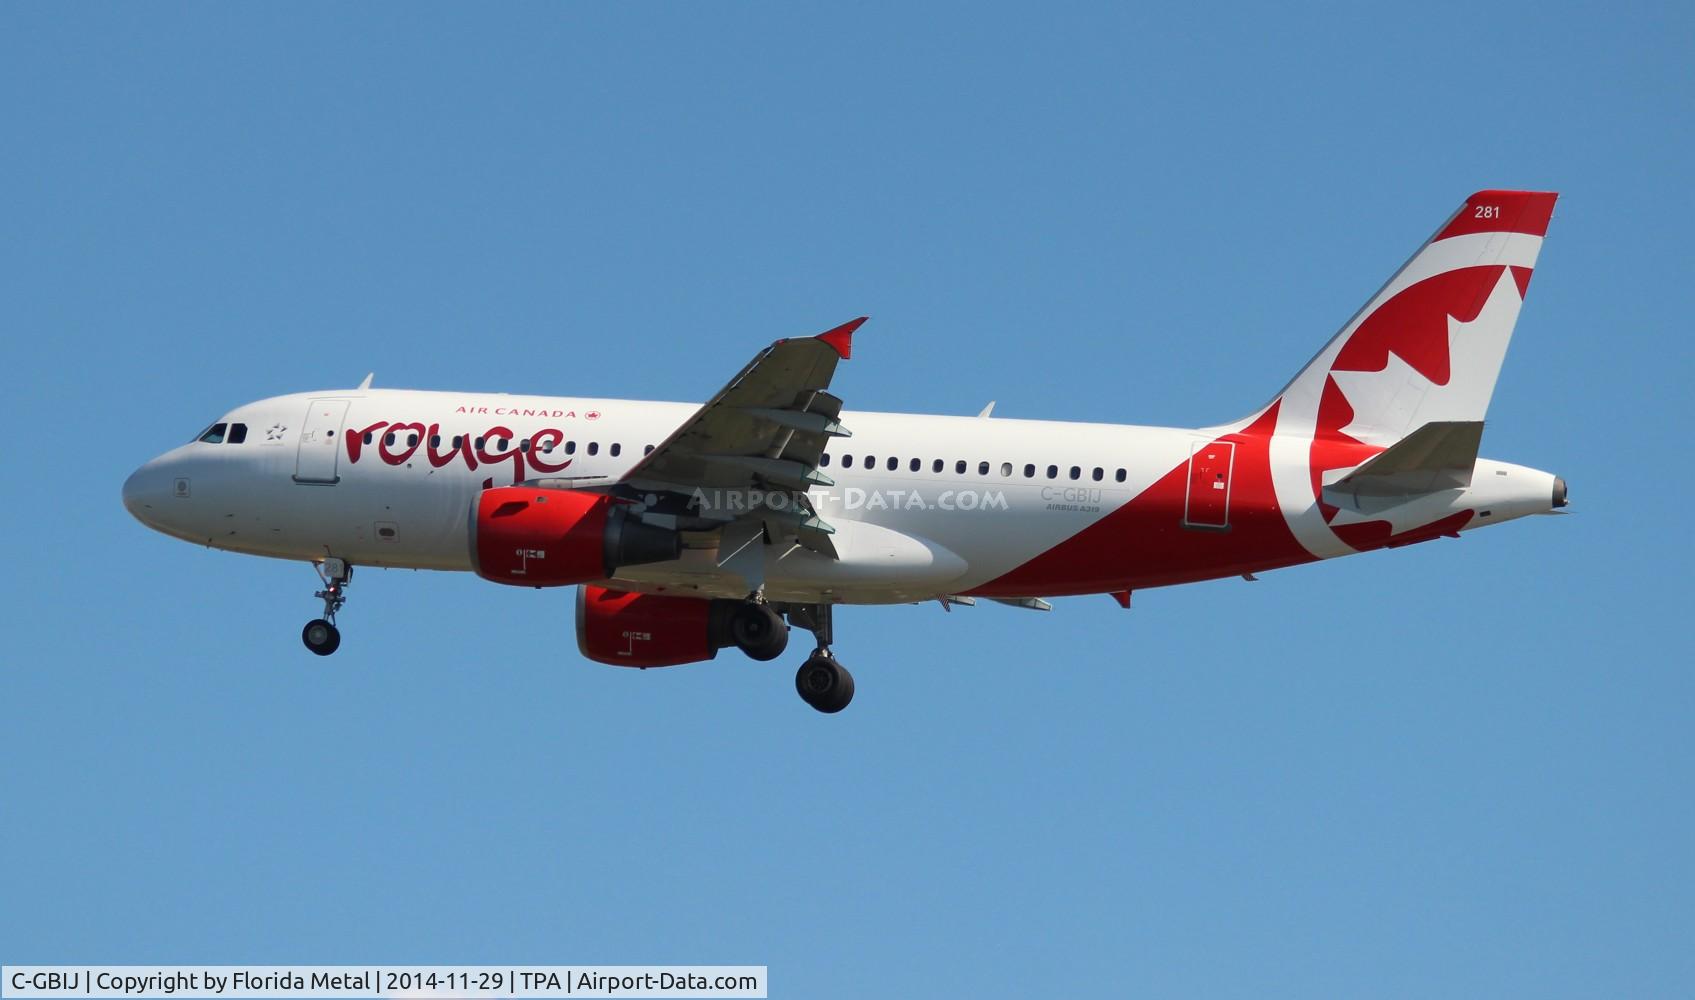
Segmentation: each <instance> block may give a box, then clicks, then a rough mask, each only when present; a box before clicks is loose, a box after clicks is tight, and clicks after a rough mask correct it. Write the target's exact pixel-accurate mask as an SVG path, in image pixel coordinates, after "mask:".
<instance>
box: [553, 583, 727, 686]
mask: <svg viewBox="0 0 1695 1000" xmlns="http://www.w3.org/2000/svg"><path fill="white" fill-rule="evenodd" d="M736 604H737V602H735V601H722V600H708V599H707V598H704V597H671V596H669V595H666V594H632V593H629V592H627V591H623V590H608V589H606V588H605V587H595V586H592V585H584V586H582V587H579V588H578V589H577V648H578V649H580V650H582V651H583V655H584V656H586V657H588V658H589V659H591V660H594V661H595V662H597V663H610V664H611V665H613V666H615V667H674V666H676V665H677V664H679V663H697V662H699V661H701V660H710V659H712V658H713V657H714V656H717V655H718V650H720V649H722V648H723V647H725V646H728V645H730V629H729V624H730V616H731V615H733V614H734V613H735V610H736Z"/></svg>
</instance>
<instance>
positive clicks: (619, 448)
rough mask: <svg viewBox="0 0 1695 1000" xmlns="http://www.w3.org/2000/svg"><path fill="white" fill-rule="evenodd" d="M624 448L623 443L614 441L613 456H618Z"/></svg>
mask: <svg viewBox="0 0 1695 1000" xmlns="http://www.w3.org/2000/svg"><path fill="white" fill-rule="evenodd" d="M623 450H624V446H623V445H621V444H618V443H616V442H614V443H613V445H612V457H613V458H617V457H618V453H619V452H621V451H623Z"/></svg>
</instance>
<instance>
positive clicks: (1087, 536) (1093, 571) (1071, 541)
mask: <svg viewBox="0 0 1695 1000" xmlns="http://www.w3.org/2000/svg"><path fill="white" fill-rule="evenodd" d="M1279 405H1281V404H1273V405H1272V406H1271V408H1270V409H1268V410H1266V412H1265V413H1264V414H1262V415H1261V416H1260V418H1259V419H1258V420H1256V421H1254V423H1253V425H1252V426H1250V427H1247V428H1245V429H1243V430H1242V431H1240V432H1238V433H1235V434H1227V435H1224V436H1223V437H1220V438H1218V439H1217V440H1216V441H1215V442H1213V443H1217V442H1230V443H1233V444H1235V446H1236V455H1235V465H1234V470H1233V472H1232V474H1231V482H1230V501H1229V528H1228V529H1226V530H1222V531H1219V530H1206V529H1197V528H1187V527H1184V525H1183V511H1184V502H1185V500H1186V499H1187V496H1188V488H1189V463H1188V462H1183V463H1181V464H1179V465H1178V466H1176V467H1175V468H1173V469H1172V470H1171V471H1170V472H1168V473H1166V474H1165V475H1164V476H1162V477H1160V479H1159V481H1158V482H1156V483H1154V484H1153V485H1152V486H1150V487H1148V488H1147V489H1146V490H1143V491H1142V492H1141V493H1140V494H1138V495H1137V496H1136V497H1134V498H1133V499H1131V500H1130V501H1129V502H1128V503H1126V504H1124V506H1122V507H1120V508H1118V509H1117V510H1115V511H1113V512H1112V513H1110V514H1108V515H1106V516H1105V517H1103V518H1101V519H1100V520H1099V521H1096V522H1095V523H1094V524H1092V525H1090V526H1089V527H1087V528H1084V529H1083V530H1082V531H1080V532H1078V533H1077V534H1075V535H1073V536H1071V537H1070V538H1068V539H1066V540H1065V541H1063V542H1061V543H1060V544H1058V545H1056V546H1054V547H1053V548H1051V549H1049V550H1048V551H1046V552H1043V553H1042V554H1041V555H1039V556H1037V557H1036V558H1034V559H1031V560H1030V561H1029V562H1027V563H1025V564H1024V565H1022V566H1019V567H1018V568H1017V569H1015V570H1013V571H1012V572H1010V573H1007V574H1005V575H1003V576H1000V577H998V578H996V579H994V580H991V581H989V582H988V583H986V584H984V585H982V586H981V587H977V588H976V589H974V590H971V591H968V593H969V594H971V595H974V596H981V597H1030V596H1038V595H1039V596H1046V597H1064V596H1068V595H1072V594H1097V593H1102V592H1109V591H1115V590H1127V589H1128V590H1134V589H1136V588H1139V587H1160V586H1165V585H1167V584H1173V583H1189V582H1192V581H1195V580H1210V579H1214V578H1216V577H1221V576H1234V575H1237V574H1240V573H1251V572H1255V571H1258V570H1266V569H1274V568H1276V567H1279V566H1292V565H1295V564H1297V563H1304V562H1311V561H1312V560H1313V556H1312V554H1311V553H1309V552H1308V551H1307V550H1306V549H1304V548H1302V547H1301V544H1300V542H1298V541H1296V540H1295V536H1294V535H1293V534H1292V533H1291V532H1290V531H1289V525H1288V523H1287V522H1286V521H1285V520H1284V519H1283V511H1282V508H1280V507H1279V506H1278V504H1277V494H1276V492H1275V490H1273V489H1272V485H1271V432H1272V430H1273V428H1275V427H1276V426H1277V410H1278V407H1279Z"/></svg>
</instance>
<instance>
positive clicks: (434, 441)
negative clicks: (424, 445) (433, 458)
mask: <svg viewBox="0 0 1695 1000" xmlns="http://www.w3.org/2000/svg"><path fill="white" fill-rule="evenodd" d="M430 447H431V448H440V447H441V435H440V434H431V435H430Z"/></svg>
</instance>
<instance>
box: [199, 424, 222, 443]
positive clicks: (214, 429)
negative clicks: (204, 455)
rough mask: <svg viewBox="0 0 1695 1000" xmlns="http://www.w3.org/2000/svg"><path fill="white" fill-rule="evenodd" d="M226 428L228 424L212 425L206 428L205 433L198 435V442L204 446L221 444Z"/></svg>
mask: <svg viewBox="0 0 1695 1000" xmlns="http://www.w3.org/2000/svg"><path fill="white" fill-rule="evenodd" d="M228 428H229V425H228V424H213V425H212V426H210V427H208V428H206V433H204V434H202V435H200V440H201V441H203V442H205V443H206V444H223V443H224V431H225V430H227V429H228Z"/></svg>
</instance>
